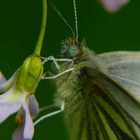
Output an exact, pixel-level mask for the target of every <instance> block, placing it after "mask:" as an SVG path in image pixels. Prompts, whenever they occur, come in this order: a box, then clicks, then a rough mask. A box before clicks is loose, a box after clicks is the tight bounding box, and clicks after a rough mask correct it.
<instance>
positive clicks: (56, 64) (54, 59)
mask: <svg viewBox="0 0 140 140" xmlns="http://www.w3.org/2000/svg"><path fill="white" fill-rule="evenodd" d="M41 58H42V59H43V64H45V63H47V62H48V61H53V63H54V65H55V66H56V68H57V69H58V71H60V66H59V64H58V62H71V63H73V60H72V59H67V58H59V59H57V58H55V57H54V56H49V57H48V58H45V57H41Z"/></svg>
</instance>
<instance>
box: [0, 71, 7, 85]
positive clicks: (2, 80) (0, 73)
mask: <svg viewBox="0 0 140 140" xmlns="http://www.w3.org/2000/svg"><path fill="white" fill-rule="evenodd" d="M5 81H6V79H5V77H4V75H3V74H2V72H1V71H0V84H2V83H3V82H5Z"/></svg>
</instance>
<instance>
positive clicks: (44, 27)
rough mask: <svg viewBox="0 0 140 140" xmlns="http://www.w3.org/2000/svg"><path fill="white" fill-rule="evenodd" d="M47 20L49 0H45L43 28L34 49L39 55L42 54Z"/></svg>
mask: <svg viewBox="0 0 140 140" xmlns="http://www.w3.org/2000/svg"><path fill="white" fill-rule="evenodd" d="M46 22H47V0H43V17H42V24H41V30H40V34H39V37H38V40H37V44H36V47H35V51H34V54H35V55H38V56H40V53H41V49H42V44H43V39H44V35H45V31H46Z"/></svg>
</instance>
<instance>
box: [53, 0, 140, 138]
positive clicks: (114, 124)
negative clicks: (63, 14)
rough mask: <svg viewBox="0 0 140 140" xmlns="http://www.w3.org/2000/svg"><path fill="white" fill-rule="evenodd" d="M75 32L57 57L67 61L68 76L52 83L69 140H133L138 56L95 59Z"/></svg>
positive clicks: (138, 121)
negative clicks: (69, 70) (71, 68)
mask: <svg viewBox="0 0 140 140" xmlns="http://www.w3.org/2000/svg"><path fill="white" fill-rule="evenodd" d="M73 2H74V8H75V15H76V14H77V13H76V6H75V0H73ZM59 14H60V13H59ZM75 17H76V18H77V16H75ZM76 21H77V20H76ZM76 24H77V23H76ZM76 28H77V25H76ZM76 31H77V33H76V36H75V37H69V38H67V39H66V40H64V41H63V42H62V46H61V57H62V58H66V59H72V60H73V64H72V67H73V71H71V72H69V73H67V74H65V75H62V76H61V77H58V78H57V79H56V80H55V83H56V87H57V95H56V96H57V97H56V100H57V102H59V103H60V104H61V103H63V106H64V112H65V120H66V123H67V126H68V130H69V136H70V140H125V139H126V140H139V139H140V93H139V92H140V74H139V70H140V52H129V51H119V52H108V53H103V54H95V53H94V52H93V51H92V50H90V49H89V48H88V47H87V46H86V43H85V41H84V40H83V41H79V40H78V29H77V30H76ZM60 67H61V70H65V69H67V67H68V64H67V63H65V64H62V65H60Z"/></svg>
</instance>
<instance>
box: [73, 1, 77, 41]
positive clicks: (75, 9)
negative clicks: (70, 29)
mask: <svg viewBox="0 0 140 140" xmlns="http://www.w3.org/2000/svg"><path fill="white" fill-rule="evenodd" d="M73 8H74V17H75V32H76V36H75V37H76V41H78V20H77V8H76V0H73Z"/></svg>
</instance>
